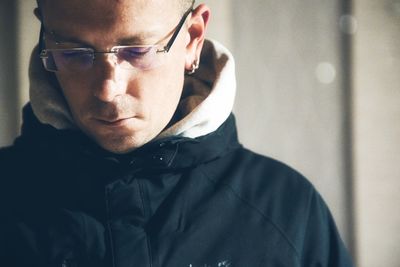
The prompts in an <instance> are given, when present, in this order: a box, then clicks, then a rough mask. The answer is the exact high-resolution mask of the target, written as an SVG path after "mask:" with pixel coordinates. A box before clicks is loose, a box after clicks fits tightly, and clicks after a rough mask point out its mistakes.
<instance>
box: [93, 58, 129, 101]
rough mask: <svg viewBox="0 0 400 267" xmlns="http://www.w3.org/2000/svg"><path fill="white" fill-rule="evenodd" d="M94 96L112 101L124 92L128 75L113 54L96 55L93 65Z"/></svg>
mask: <svg viewBox="0 0 400 267" xmlns="http://www.w3.org/2000/svg"><path fill="white" fill-rule="evenodd" d="M93 72H94V74H93V90H94V96H95V97H97V98H98V99H99V100H101V101H103V102H112V101H113V100H114V99H115V98H116V97H117V96H119V95H122V94H125V92H126V89H127V83H128V77H126V75H124V73H123V72H122V70H121V69H120V68H119V66H118V64H117V63H116V61H115V59H114V55H113V54H104V55H102V56H99V57H96V60H95V61H94V65H93Z"/></svg>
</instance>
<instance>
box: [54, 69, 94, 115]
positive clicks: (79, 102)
mask: <svg viewBox="0 0 400 267" xmlns="http://www.w3.org/2000/svg"><path fill="white" fill-rule="evenodd" d="M56 77H57V80H58V83H59V85H60V87H61V90H62V93H63V95H64V97H65V99H66V101H67V103H68V106H69V108H70V110H71V112H72V115H73V116H74V117H77V116H79V114H80V113H81V112H82V109H83V108H84V107H85V106H86V104H87V101H88V97H89V94H90V91H89V90H88V88H87V84H85V80H84V79H81V78H80V77H76V75H75V77H71V76H70V75H59V74H57V75H56Z"/></svg>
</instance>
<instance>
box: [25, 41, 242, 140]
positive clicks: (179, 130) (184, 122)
mask: <svg viewBox="0 0 400 267" xmlns="http://www.w3.org/2000/svg"><path fill="white" fill-rule="evenodd" d="M37 49H38V48H35V50H34V51H33V53H32V57H31V63H30V68H29V78H30V90H29V93H30V103H31V106H32V110H33V112H34V114H35V116H36V117H37V118H38V120H39V121H40V122H41V123H43V124H48V125H50V126H52V127H54V128H56V129H59V130H61V129H62V130H65V129H76V128H77V127H76V125H75V123H74V120H73V118H72V115H71V113H70V111H69V108H68V104H67V102H66V100H65V98H64V96H63V94H62V91H61V89H60V87H59V85H58V82H57V80H56V78H55V75H54V74H53V73H51V72H48V71H46V70H45V69H44V67H43V64H42V62H41V61H40V58H39V57H38V50H37ZM235 92H236V79H235V64H234V60H233V57H232V55H231V53H230V52H229V51H228V50H227V49H226V48H225V47H224V46H222V45H221V44H220V43H218V42H216V41H214V40H206V41H205V44H204V47H203V51H202V54H201V57H200V67H199V69H198V70H197V72H196V73H195V74H193V75H190V76H189V75H186V76H185V83H184V90H183V93H182V96H181V100H180V103H179V105H178V108H177V112H178V113H179V114H180V115H181V116H180V117H181V119H180V120H179V121H177V122H176V123H175V124H173V125H171V126H170V127H169V128H167V129H165V130H164V131H162V132H161V133H160V135H159V137H158V138H166V137H170V136H182V137H189V138H196V137H199V136H203V135H206V134H208V133H211V132H213V131H215V130H216V129H217V128H218V127H219V126H221V125H222V123H223V122H224V121H225V120H226V119H227V118H228V116H229V114H230V113H231V111H232V108H233V104H234V98H235Z"/></svg>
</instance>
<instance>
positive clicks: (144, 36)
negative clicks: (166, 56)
mask: <svg viewBox="0 0 400 267" xmlns="http://www.w3.org/2000/svg"><path fill="white" fill-rule="evenodd" d="M45 33H46V34H47V35H49V36H50V39H51V40H53V41H55V42H58V43H71V44H76V45H82V46H85V47H93V45H92V44H90V43H88V42H86V41H84V40H81V39H79V38H76V37H72V36H65V35H62V34H59V33H57V32H56V31H54V30H51V31H49V30H46V29H45ZM156 33H157V32H156V31H150V32H141V33H138V34H136V35H134V36H128V37H123V38H121V39H118V40H117V44H116V45H127V44H129V45H142V44H148V43H146V42H145V40H149V39H152V38H154V37H155V36H156Z"/></svg>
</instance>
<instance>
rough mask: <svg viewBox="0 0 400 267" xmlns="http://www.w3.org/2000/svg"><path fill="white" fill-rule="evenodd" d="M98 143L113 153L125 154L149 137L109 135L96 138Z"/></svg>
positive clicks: (141, 144)
mask: <svg viewBox="0 0 400 267" xmlns="http://www.w3.org/2000/svg"><path fill="white" fill-rule="evenodd" d="M96 141H97V143H98V145H100V146H101V147H102V148H103V149H105V150H107V151H109V152H112V153H114V154H126V153H129V152H132V151H134V150H135V149H137V148H139V147H141V146H143V145H144V144H146V143H147V142H149V141H150V139H147V138H143V137H142V138H139V137H134V136H128V137H116V136H113V137H111V138H110V137H109V138H101V137H100V138H96Z"/></svg>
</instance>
